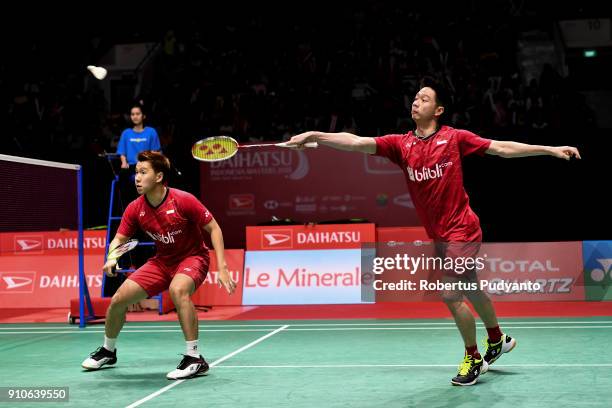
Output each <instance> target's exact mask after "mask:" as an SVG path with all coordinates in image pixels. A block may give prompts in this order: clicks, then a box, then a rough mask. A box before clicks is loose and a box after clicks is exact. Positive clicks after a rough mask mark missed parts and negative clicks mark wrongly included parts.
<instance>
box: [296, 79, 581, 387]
mask: <svg viewBox="0 0 612 408" xmlns="http://www.w3.org/2000/svg"><path fill="white" fill-rule="evenodd" d="M448 101H449V95H448V93H447V92H446V90H445V88H444V87H443V86H442V85H441V84H439V83H438V82H436V81H435V80H433V79H432V78H425V79H424V80H423V81H422V83H421V89H420V90H419V91H418V93H417V94H416V96H415V98H414V101H413V103H412V112H411V114H412V119H413V120H414V122H415V124H416V129H415V130H414V131H410V132H408V133H407V134H403V135H402V134H392V135H386V136H382V137H374V138H372V137H359V136H356V135H353V134H350V133H322V132H306V133H302V134H300V135H297V136H294V137H293V138H291V140H290V142H289V144H290V145H294V146H297V147H300V146H301V145H303V144H304V143H306V142H318V143H320V144H323V145H326V146H329V147H332V148H335V149H339V150H347V151H358V152H363V153H369V154H375V155H378V156H384V157H387V158H388V159H389V160H391V161H392V162H393V163H395V164H397V165H398V166H400V167H401V168H402V170H403V172H404V176H405V178H406V183H407V185H408V191H409V192H410V195H411V196H412V201H413V202H414V205H415V208H416V211H417V213H418V216H419V218H420V220H421V222H422V223H423V225H424V226H425V229H426V231H427V233H428V235H429V236H430V238H432V239H433V240H434V241H435V242H436V249H437V251H436V252H437V256H440V257H443V258H447V257H451V258H452V257H457V256H461V257H474V256H476V254H477V253H478V250H479V248H480V242H481V241H482V231H481V229H480V221H479V219H478V217H477V216H476V214H475V213H474V211H472V209H471V208H470V205H469V199H468V196H467V193H466V191H465V189H464V187H463V170H462V166H461V159H462V158H463V157H464V156H468V155H471V154H479V155H484V154H491V155H496V156H501V157H506V158H513V157H526V156H545V155H548V156H553V157H558V158H560V159H565V160H569V159H571V158H577V159H579V158H580V154H579V153H578V150H577V149H576V148H574V147H570V146H563V147H550V146H535V145H528V144H523V143H516V142H507V141H496V140H489V139H484V138H482V137H479V136H477V135H475V134H474V133H472V132H469V131H467V130H461V129H453V128H452V127H448V126H440V125H439V121H440V117H441V115H442V114H443V113H444V109H445V106H448ZM476 279H477V278H476V275H475V271H474V270H472V271H469V272H465V273H463V274H459V273H454V272H450V273H447V274H445V276H444V281H446V282H460V281H466V282H471V281H475V280H476ZM460 286H461V285H455V287H460ZM464 287H465V286H464ZM465 297H467V298H468V299H469V301H470V302H471V303H472V305H473V306H474V309H475V310H476V312H477V313H478V314H479V315H480V318H481V319H482V320H483V322H484V324H485V326H486V328H487V332H488V338H487V342H486V350H485V355H484V357H482V356H481V355H480V353H479V351H478V348H477V346H476V324H475V321H474V317H473V315H472V313H471V311H470V309H469V307H468V305H467V304H466V303H465V300H464V299H465ZM442 298H443V300H444V302H445V303H446V305H447V306H448V308H449V310H450V311H451V313H452V315H453V317H454V319H455V323H456V324H457V328H458V329H459V331H460V332H461V336H462V338H463V341H464V343H465V356H464V359H463V361H462V363H461V365H460V366H459V372H458V373H457V376H455V377H454V378H453V379H452V380H451V383H452V384H454V385H473V384H475V383H476V381H477V380H478V376H479V375H480V374H481V373H484V372H486V370H487V369H488V365H489V364H492V363H493V362H495V361H496V360H497V359H498V358H499V357H500V356H501V354H503V353H507V352H509V351H511V350H512V349H513V348H514V346H515V345H516V340H515V339H513V338H511V337H510V336H508V335H506V334H504V333H502V332H501V330H500V328H499V324H498V321H497V317H496V314H495V309H494V308H493V304H492V302H491V300H490V299H489V297H488V296H487V294H486V293H484V292H482V291H480V290H469V291H467V290H466V291H458V290H457V291H443V292H442Z"/></svg>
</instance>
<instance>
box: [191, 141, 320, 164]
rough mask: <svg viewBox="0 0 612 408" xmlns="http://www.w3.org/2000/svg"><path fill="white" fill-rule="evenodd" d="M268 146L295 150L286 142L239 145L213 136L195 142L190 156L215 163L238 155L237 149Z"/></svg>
mask: <svg viewBox="0 0 612 408" xmlns="http://www.w3.org/2000/svg"><path fill="white" fill-rule="evenodd" d="M268 146H276V147H284V148H288V149H295V147H294V146H289V145H288V144H287V142H283V143H262V144H249V145H239V144H238V142H237V141H236V140H234V139H233V138H231V137H229V136H213V137H207V138H206V139H202V140H199V141H197V142H195V143H194V145H193V146H192V147H191V155H192V156H193V158H194V159H196V160H200V161H205V162H217V161H221V160H227V159H229V158H230V157H233V156H234V155H235V154H236V153H238V149H244V148H252V147H268ZM303 146H304V147H308V148H316V147H318V146H319V145H318V143H317V142H311V143H305V144H304V145H303Z"/></svg>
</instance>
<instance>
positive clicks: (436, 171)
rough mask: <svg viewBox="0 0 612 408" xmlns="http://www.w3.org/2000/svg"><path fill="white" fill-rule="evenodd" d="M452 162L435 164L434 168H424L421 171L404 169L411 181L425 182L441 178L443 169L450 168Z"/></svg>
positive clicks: (410, 168) (409, 168)
mask: <svg viewBox="0 0 612 408" xmlns="http://www.w3.org/2000/svg"><path fill="white" fill-rule="evenodd" d="M452 165H453V162H446V163H442V164H436V167H434V168H430V167H424V166H423V168H422V169H420V170H419V169H413V168H412V167H410V166H408V167H406V170H408V177H409V178H410V180H411V181H417V182H419V181H426V180H431V179H436V178H440V177H442V175H443V174H444V170H443V169H444V168H445V167H448V166H452Z"/></svg>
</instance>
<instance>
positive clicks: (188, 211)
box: [181, 194, 213, 226]
mask: <svg viewBox="0 0 612 408" xmlns="http://www.w3.org/2000/svg"><path fill="white" fill-rule="evenodd" d="M181 209H182V211H183V215H184V216H185V217H186V218H187V219H188V220H189V221H191V222H193V223H195V224H196V225H200V226H203V225H206V224H208V223H209V222H211V221H212V220H213V216H212V214H211V213H210V211H208V209H207V208H206V207H204V204H202V203H201V202H200V200H198V199H197V198H195V196H194V195H193V194H187V195H185V197H184V198H183V200H181Z"/></svg>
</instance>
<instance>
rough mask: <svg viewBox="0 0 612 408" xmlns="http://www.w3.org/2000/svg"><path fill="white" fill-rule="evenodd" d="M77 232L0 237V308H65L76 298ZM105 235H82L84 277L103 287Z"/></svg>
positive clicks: (97, 287)
mask: <svg viewBox="0 0 612 408" xmlns="http://www.w3.org/2000/svg"><path fill="white" fill-rule="evenodd" d="M77 236H78V233H77V232H76V231H62V232H55V231H54V232H31V233H30V232H27V233H1V234H0V250H1V252H0V308H38V307H41V308H42V307H68V306H69V301H70V299H71V298H76V297H78V296H79V261H78V245H77ZM105 243H106V231H85V234H84V244H85V276H86V279H87V284H88V287H89V291H90V293H91V295H92V296H96V295H98V294H99V291H100V288H101V286H102V264H103V261H104V250H105Z"/></svg>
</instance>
